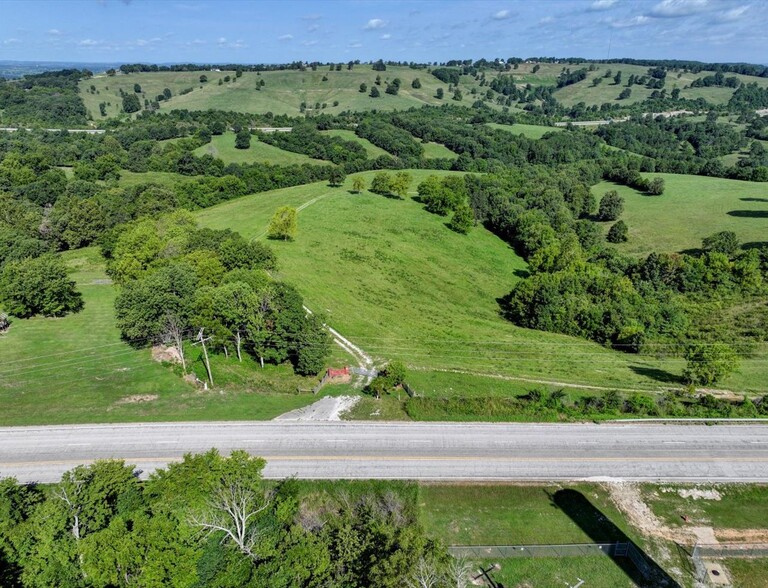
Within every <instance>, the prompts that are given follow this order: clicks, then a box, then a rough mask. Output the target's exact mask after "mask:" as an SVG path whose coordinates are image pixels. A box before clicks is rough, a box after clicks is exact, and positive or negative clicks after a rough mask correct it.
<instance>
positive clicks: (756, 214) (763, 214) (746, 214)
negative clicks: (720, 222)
mask: <svg viewBox="0 0 768 588" xmlns="http://www.w3.org/2000/svg"><path fill="white" fill-rule="evenodd" d="M726 214H727V215H728V216H736V217H739V218H768V210H729V211H728V212H727V213H726Z"/></svg>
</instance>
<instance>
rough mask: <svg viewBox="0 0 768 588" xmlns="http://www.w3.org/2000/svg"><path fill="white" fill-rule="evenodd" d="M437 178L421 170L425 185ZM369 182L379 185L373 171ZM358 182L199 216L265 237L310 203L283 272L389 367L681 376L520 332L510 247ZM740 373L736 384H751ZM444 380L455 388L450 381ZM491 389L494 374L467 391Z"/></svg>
mask: <svg viewBox="0 0 768 588" xmlns="http://www.w3.org/2000/svg"><path fill="white" fill-rule="evenodd" d="M430 173H435V172H430V171H427V170H420V171H417V172H413V175H414V177H415V179H416V180H415V181H419V179H421V178H424V177H425V176H426V175H429V174H430ZM444 173H445V172H444ZM364 177H365V178H367V180H368V181H370V178H371V177H372V173H366V174H364ZM351 182H352V179H351V178H348V179H347V185H346V187H345V188H329V187H328V186H327V185H326V184H325V183H316V184H310V185H306V186H298V187H294V188H287V189H283V190H275V191H272V192H267V193H261V194H255V195H253V196H247V197H244V198H240V199H238V200H234V201H230V202H227V203H224V204H221V205H219V206H216V207H213V208H210V209H207V210H205V211H201V212H199V213H198V218H199V219H200V221H201V224H203V225H204V226H210V227H213V228H225V227H229V228H231V229H233V230H236V231H238V232H240V233H242V234H243V235H245V236H249V237H257V238H264V236H265V234H266V227H267V224H268V223H269V219H270V217H271V216H272V214H273V213H274V211H275V209H276V208H277V207H278V206H282V205H290V206H301V205H303V204H308V206H307V207H306V208H305V209H304V210H302V211H301V212H300V213H299V223H298V224H299V231H298V238H297V240H296V241H295V242H292V243H290V242H289V243H286V242H281V241H277V242H273V244H272V245H273V247H274V248H275V249H276V251H277V255H278V260H279V264H280V270H279V272H278V275H279V276H280V277H283V278H285V279H287V280H288V281H290V282H292V283H294V284H296V286H297V287H298V288H299V290H300V291H301V292H302V294H303V295H304V297H305V299H306V300H307V304H308V305H309V306H310V308H312V309H314V310H320V311H323V312H325V313H327V314H328V317H329V322H330V324H331V325H332V326H334V327H335V328H337V329H338V330H340V331H341V332H342V333H343V334H344V335H345V336H346V337H348V338H350V339H351V340H352V341H354V342H355V343H356V344H358V345H360V346H361V347H362V348H363V349H365V350H366V351H368V352H369V353H370V354H372V355H373V356H374V358H375V359H376V360H377V361H379V362H383V361H386V360H391V359H399V360H402V361H404V362H406V363H407V364H408V365H410V366H412V367H414V368H420V369H423V370H425V371H430V370H434V369H436V368H437V369H451V368H455V369H463V370H471V371H474V372H479V373H490V374H502V375H510V376H515V377H523V378H537V379H546V380H549V381H555V382H568V383H580V384H590V385H598V386H606V387H618V388H633V387H640V388H646V389H654V390H655V389H657V388H658V383H657V382H656V381H655V380H653V379H652V375H649V374H653V373H654V372H653V370H654V369H662V370H666V371H669V372H671V373H677V374H679V373H680V370H681V369H682V362H681V361H679V360H675V361H667V360H665V361H662V360H656V359H653V358H642V357H637V356H631V355H626V354H621V353H617V352H614V351H611V350H608V349H605V348H604V347H601V346H600V345H596V344H594V343H590V342H587V341H583V340H579V339H576V338H572V337H567V336H563V335H557V334H552V333H545V332H540V331H533V330H529V329H521V328H517V327H515V326H513V325H512V324H510V323H509V322H507V321H505V320H503V319H502V318H500V317H499V314H498V305H497V302H496V299H497V298H499V297H500V296H504V295H505V294H507V293H508V292H509V290H510V289H511V288H512V286H513V285H514V283H515V282H516V280H518V279H519V276H521V275H524V274H525V264H524V262H523V261H522V260H521V259H520V258H519V257H518V256H517V255H515V253H514V252H513V251H512V250H511V249H510V248H509V247H508V246H507V245H506V244H505V243H504V242H502V241H501V240H500V239H498V238H497V237H495V236H494V235H492V234H491V233H489V232H487V231H485V230H484V229H483V228H481V227H477V228H475V229H473V231H472V232H471V233H470V235H469V236H461V235H458V234H456V233H453V232H452V231H450V230H448V229H447V228H446V227H445V222H446V219H445V218H444V217H439V216H435V215H432V214H429V213H427V212H425V211H424V210H423V209H422V207H421V205H420V204H419V203H417V202H415V201H414V200H411V199H405V200H397V199H391V198H385V197H383V196H377V195H375V194H371V193H368V192H364V193H362V194H359V195H356V194H350V193H349V192H348V191H347V189H348V188H349V187H350V186H351ZM414 187H415V182H414ZM413 191H414V190H413V188H412V192H413ZM648 368H650V370H649V369H648ZM737 377H738V376H732V378H731V379H729V380H726V382H725V385H731V384H732V385H733V386H734V387H738V386H740V385H741V384H742V383H741V382H739V381H738V379H737ZM441 381H442V382H443V386H451V384H450V381H451V378H445V379H442V380H441ZM488 385H489V383H488V380H487V379H486V378H483V379H482V383H477V384H476V383H473V382H471V381H467V382H466V385H465V388H466V390H467V391H471V390H472V389H473V387H474V386H483V387H487V386H488ZM435 393H436V394H439V393H440V391H438V390H437V388H435Z"/></svg>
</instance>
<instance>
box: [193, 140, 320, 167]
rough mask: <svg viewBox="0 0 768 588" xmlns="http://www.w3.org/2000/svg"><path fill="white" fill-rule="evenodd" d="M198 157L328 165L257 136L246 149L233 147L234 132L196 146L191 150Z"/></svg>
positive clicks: (236, 161) (230, 160)
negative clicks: (286, 149) (281, 147)
mask: <svg viewBox="0 0 768 588" xmlns="http://www.w3.org/2000/svg"><path fill="white" fill-rule="evenodd" d="M193 153H194V154H195V155H197V156H198V157H200V156H202V155H211V156H213V157H217V158H219V159H221V160H222V161H223V162H224V163H227V164H229V163H270V164H272V165H291V164H302V163H314V164H317V165H329V162H327V161H323V160H322V159H312V158H311V157H308V156H306V155H304V154H303V153H293V152H292V151H285V150H284V149H280V148H279V147H275V146H274V145H270V144H268V143H263V142H261V141H259V140H258V138H257V137H255V136H253V137H251V146H250V147H249V148H248V149H237V148H235V133H230V132H227V133H224V134H223V135H214V136H213V137H211V142H210V143H208V144H206V145H202V146H201V147H198V148H197V149H195V151H194V152H193Z"/></svg>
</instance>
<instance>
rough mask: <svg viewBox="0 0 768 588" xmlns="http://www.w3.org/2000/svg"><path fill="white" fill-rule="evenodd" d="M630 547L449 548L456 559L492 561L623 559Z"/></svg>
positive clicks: (604, 544)
mask: <svg viewBox="0 0 768 588" xmlns="http://www.w3.org/2000/svg"><path fill="white" fill-rule="evenodd" d="M629 545H630V544H628V543H578V544H570V545H453V546H451V547H449V548H448V552H449V553H450V554H451V555H452V556H454V557H466V558H469V559H492V558H496V557H498V558H510V557H588V556H593V555H597V556H600V555H607V556H608V557H623V556H628V553H627V548H628V546H629ZM638 555H639V554H638ZM640 557H642V556H640ZM633 561H634V560H633Z"/></svg>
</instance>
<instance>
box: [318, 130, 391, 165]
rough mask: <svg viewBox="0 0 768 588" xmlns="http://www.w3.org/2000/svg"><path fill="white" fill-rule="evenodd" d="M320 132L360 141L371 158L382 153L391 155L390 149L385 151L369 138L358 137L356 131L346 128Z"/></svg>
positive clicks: (347, 139)
mask: <svg viewBox="0 0 768 588" xmlns="http://www.w3.org/2000/svg"><path fill="white" fill-rule="evenodd" d="M320 133H321V134H323V135H329V136H331V137H340V138H342V139H344V140H345V141H355V142H356V143H360V144H361V145H362V146H363V148H364V149H365V152H366V153H367V154H368V157H370V158H371V159H375V158H377V157H379V156H381V155H391V153H389V152H388V151H385V150H384V149H382V148H381V147H378V146H376V145H374V144H373V143H371V142H370V141H369V140H368V139H363V138H362V137H358V136H357V135H356V134H355V132H354V131H347V130H344V129H332V130H329V131H320Z"/></svg>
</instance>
